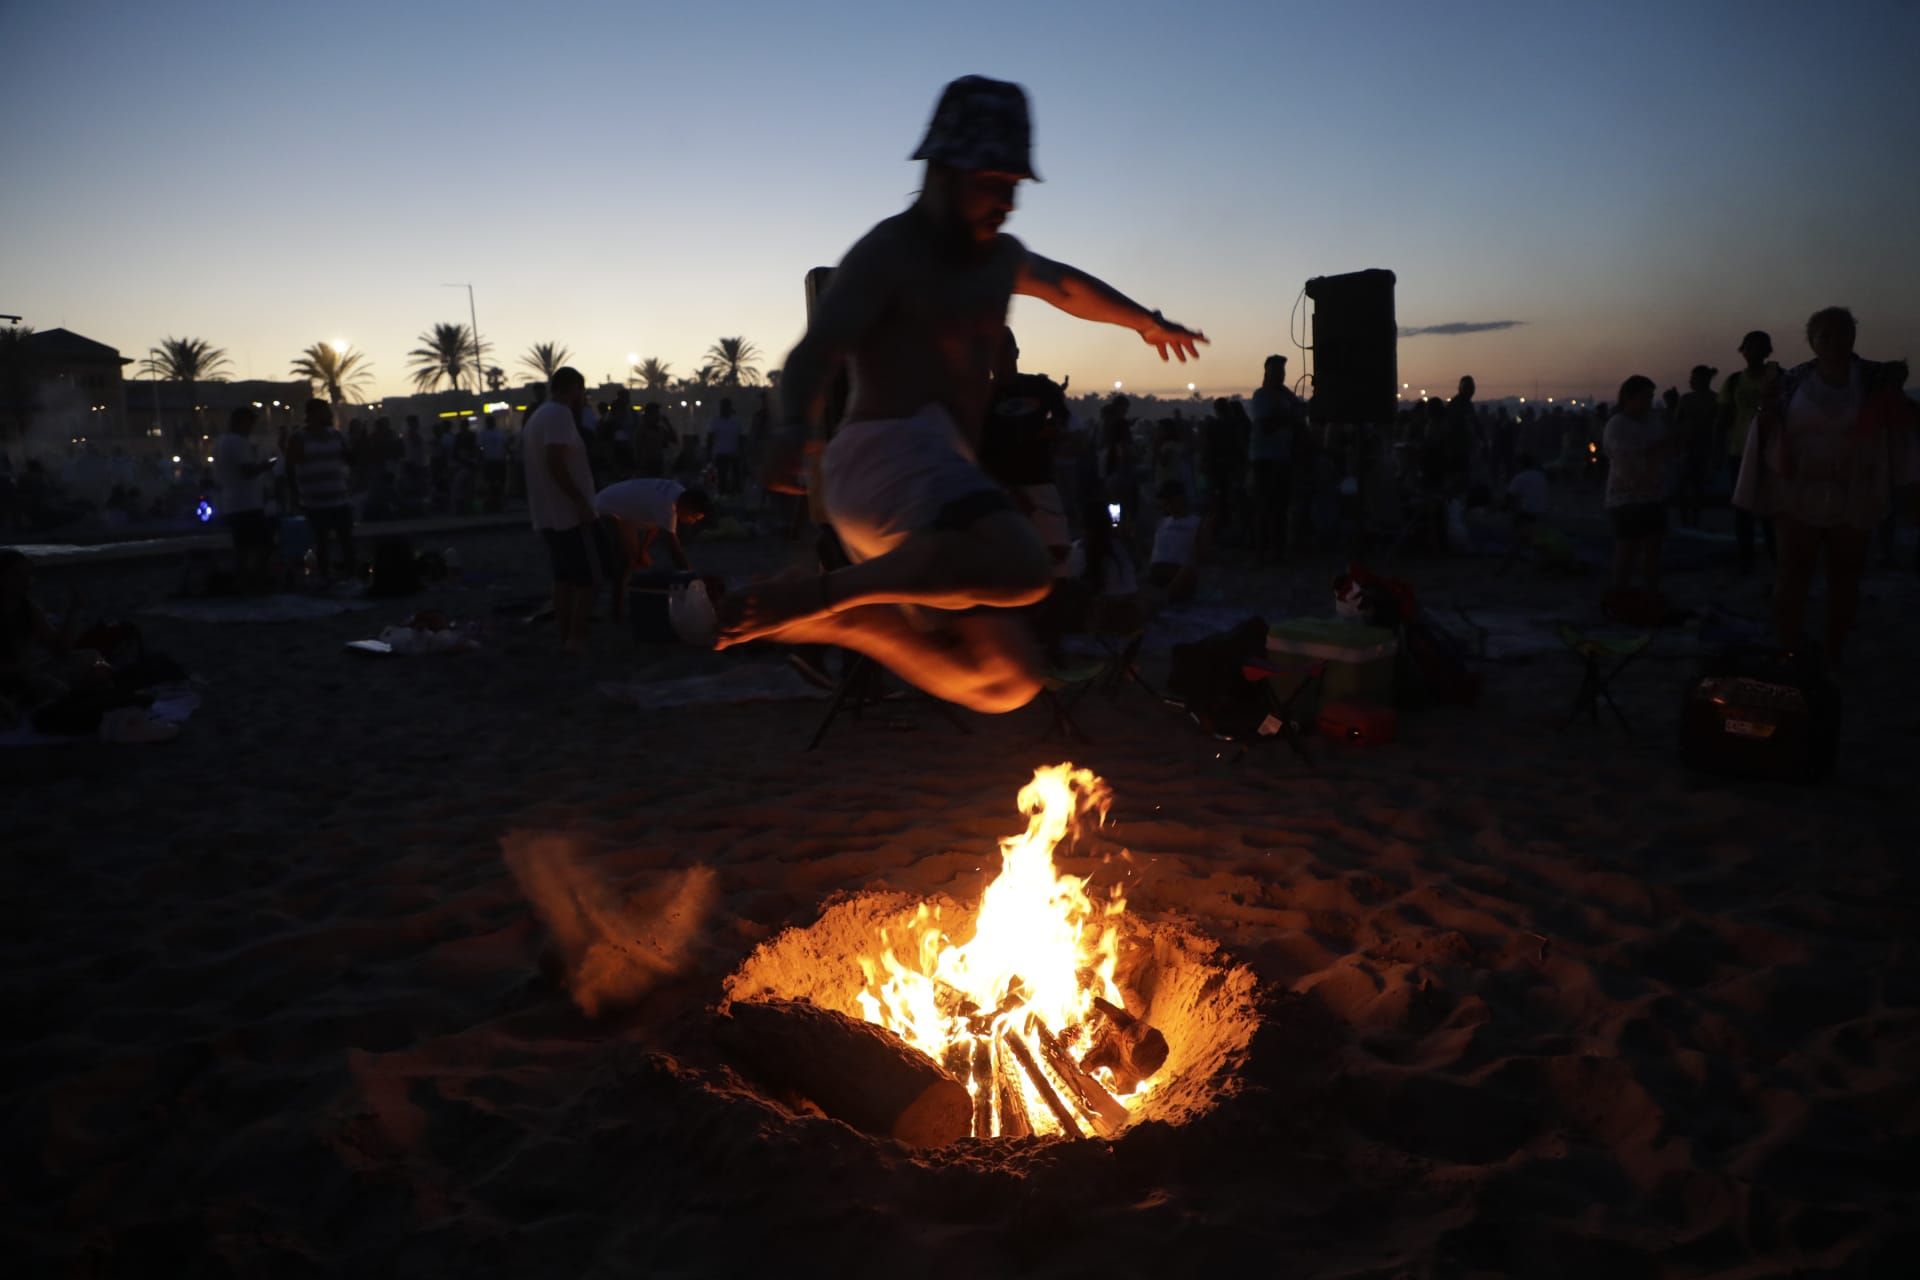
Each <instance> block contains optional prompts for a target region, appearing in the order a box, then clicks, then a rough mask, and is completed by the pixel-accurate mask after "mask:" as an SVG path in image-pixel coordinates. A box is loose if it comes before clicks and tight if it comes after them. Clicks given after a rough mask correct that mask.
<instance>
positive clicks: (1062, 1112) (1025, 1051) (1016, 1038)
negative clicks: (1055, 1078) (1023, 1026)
mask: <svg viewBox="0 0 1920 1280" xmlns="http://www.w3.org/2000/svg"><path fill="white" fill-rule="evenodd" d="M1000 1042H1001V1043H1002V1044H1004V1045H1006V1046H1007V1048H1009V1049H1011V1050H1013V1056H1014V1058H1015V1060H1017V1061H1018V1062H1019V1063H1020V1069H1021V1070H1022V1071H1024V1072H1026V1073H1027V1079H1028V1080H1029V1081H1031V1082H1032V1083H1033V1089H1034V1092H1035V1093H1038V1094H1039V1095H1040V1100H1041V1101H1042V1102H1044V1103H1046V1104H1047V1110H1049V1111H1051V1112H1053V1118H1054V1119H1056V1120H1058V1121H1059V1122H1060V1128H1061V1129H1062V1130H1063V1131H1064V1132H1065V1133H1066V1135H1067V1136H1068V1137H1069V1138H1084V1137H1085V1136H1086V1135H1085V1134H1084V1133H1082V1132H1081V1131H1080V1122H1079V1121H1078V1120H1076V1119H1074V1118H1073V1111H1072V1110H1071V1109H1070V1108H1069V1107H1068V1106H1067V1104H1066V1103H1064V1102H1062V1101H1060V1095H1059V1094H1058V1093H1055V1092H1054V1089H1053V1086H1052V1085H1051V1084H1049V1083H1048V1082H1047V1077H1046V1073H1045V1072H1043V1071H1041V1070H1040V1064H1039V1063H1037V1062H1035V1061H1034V1060H1033V1050H1031V1049H1029V1048H1027V1042H1026V1041H1025V1040H1022V1039H1021V1038H1020V1033H1019V1032H1018V1031H1015V1030H1014V1029H1013V1028H1011V1027H1009V1028H1008V1029H1007V1030H1006V1031H1005V1032H1004V1033H1002V1035H1001V1037H1000Z"/></svg>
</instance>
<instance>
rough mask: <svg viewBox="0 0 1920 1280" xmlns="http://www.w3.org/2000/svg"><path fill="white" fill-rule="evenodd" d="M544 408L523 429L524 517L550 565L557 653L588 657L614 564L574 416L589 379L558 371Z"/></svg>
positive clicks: (583, 403) (566, 370)
mask: <svg viewBox="0 0 1920 1280" xmlns="http://www.w3.org/2000/svg"><path fill="white" fill-rule="evenodd" d="M548 390H549V395H548V399H547V402H546V403H545V404H543V405H541V406H540V407H539V408H538V409H536V410H535V411H534V412H533V413H532V414H531V415H529V416H528V418H527V425H526V426H525V427H523V428H522V429H521V444H522V457H523V459H524V462H525V466H526V474H527V512H528V514H529V515H530V516H531V517H532V518H533V527H534V530H535V531H536V532H537V533H539V535H540V536H541V538H542V539H543V540H544V541H545V542H546V544H547V554H548V556H549V558H550V559H551V560H552V562H553V615H554V619H555V621H556V622H558V624H559V627H560V647H561V649H562V650H563V651H564V652H567V653H585V652H586V648H587V630H588V626H589V623H590V621H591V618H592V615H593V597H594V595H595V593H596V592H597V590H598V588H599V585H600V584H601V583H602V582H604V581H606V577H607V568H608V564H609V561H610V560H611V559H612V557H611V555H610V554H609V548H608V546H607V539H606V533H605V531H604V530H603V529H602V528H601V527H600V521H599V519H598V518H597V516H596V515H595V513H594V509H593V469H592V467H591V466H589V465H588V462H587V442H586V441H585V440H584V439H583V438H582V437H581V435H580V428H579V425H578V418H577V417H576V415H577V414H578V413H579V412H580V411H581V410H582V409H583V408H585V407H586V403H587V380H586V379H585V378H584V377H582V376H581V374H580V371H579V370H578V369H574V368H571V367H562V368H559V369H556V370H554V373H553V379H552V381H551V382H550V383H549V384H548Z"/></svg>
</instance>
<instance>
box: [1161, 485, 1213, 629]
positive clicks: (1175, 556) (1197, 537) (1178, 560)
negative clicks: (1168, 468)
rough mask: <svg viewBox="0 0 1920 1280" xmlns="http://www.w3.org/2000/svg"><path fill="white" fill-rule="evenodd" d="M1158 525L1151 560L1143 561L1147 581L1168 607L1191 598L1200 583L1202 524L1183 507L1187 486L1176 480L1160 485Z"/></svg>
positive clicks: (1185, 501)
mask: <svg viewBox="0 0 1920 1280" xmlns="http://www.w3.org/2000/svg"><path fill="white" fill-rule="evenodd" d="M1158 496H1159V499H1160V511H1161V516H1160V523H1159V525H1158V526H1157V527H1156V528H1155V529H1154V531H1153V558H1152V559H1151V560H1149V561H1148V562H1147V581H1149V582H1151V583H1152V584H1153V585H1154V586H1155V587H1157V588H1159V589H1160V591H1161V592H1162V593H1163V594H1164V595H1165V596H1166V599H1167V601H1168V603H1170V604H1185V603H1186V602H1187V601H1189V600H1191V599H1193V593H1194V590H1195V588H1196V587H1198V586H1199V584H1200V552H1201V543H1202V541H1203V540H1204V538H1203V535H1204V534H1205V532H1206V530H1205V526H1204V522H1203V521H1202V520H1201V518H1200V517H1199V516H1197V515H1195V514H1193V512H1192V511H1191V510H1189V509H1188V506H1187V487H1186V485H1184V484H1182V483H1180V482H1179V481H1178V480H1168V481H1167V482H1166V483H1164V484H1162V485H1161V486H1160V491H1159V495H1158Z"/></svg>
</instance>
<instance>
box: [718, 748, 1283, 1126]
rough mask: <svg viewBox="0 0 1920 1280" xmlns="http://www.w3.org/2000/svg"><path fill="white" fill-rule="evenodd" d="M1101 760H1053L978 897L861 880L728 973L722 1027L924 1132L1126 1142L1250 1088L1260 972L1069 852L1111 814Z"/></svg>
mask: <svg viewBox="0 0 1920 1280" xmlns="http://www.w3.org/2000/svg"><path fill="white" fill-rule="evenodd" d="M1109 799H1110V794H1109V792H1108V789H1107V787H1106V785H1105V784H1104V783H1103V782H1101V781H1100V779H1098V778H1096V777H1095V776H1094V775H1093V774H1092V773H1091V772H1089V771H1088V770H1085V769H1075V768H1074V767H1073V766H1072V765H1070V764H1061V765H1055V766H1050V767H1047V768H1043V769H1040V770H1039V771H1037V772H1036V773H1035V775H1034V778H1033V781H1032V782H1031V783H1029V784H1028V785H1027V786H1026V787H1025V788H1024V789H1022V791H1021V792H1020V797H1019V801H1020V808H1021V810H1022V811H1023V812H1024V813H1026V815H1027V818H1028V822H1027V830H1026V832H1025V833H1024V834H1022V835H1019V836H1013V837H1009V838H1007V839H1004V840H1002V841H1001V842H1000V851H1001V870H1000V874H999V876H998V877H996V878H995V879H994V880H993V882H992V883H990V884H989V885H988V886H987V887H986V890H985V892H984V893H982V895H981V897H980V900H979V902H978V903H976V904H974V905H972V906H963V905H961V904H958V903H954V902H951V901H946V900H934V901H929V900H923V899H917V898H913V897H910V896H908V895H905V894H899V893H885V892H872V893H862V894H857V895H854V896H851V897H848V898H844V899H841V900H840V901H838V902H835V903H833V904H831V905H830V906H829V907H828V908H827V909H826V910H825V911H824V912H823V913H822V915H821V917H820V919H819V921H818V922H816V923H815V924H813V925H812V926H810V927H808V928H805V929H791V930H788V931H787V932H786V933H783V934H781V935H780V936H779V937H777V938H775V939H773V940H772V941H771V942H769V943H767V944H765V945H764V946H762V947H760V948H759V949H758V950H756V951H755V952H754V953H753V954H752V955H751V956H749V957H748V958H747V960H746V962H745V963H744V964H743V965H742V966H741V967H740V969H739V970H738V971H737V972H735V973H734V974H733V975H732V977H730V978H729V979H728V980H727V984H726V997H727V1002H728V1003H727V1006H726V1007H725V1008H723V1010H722V1023H721V1029H720V1039H721V1041H722V1043H723V1044H725V1045H727V1046H728V1048H729V1049H730V1050H731V1051H732V1052H733V1053H734V1055H735V1056H736V1057H737V1058H739V1059H741V1060H742V1061H743V1062H744V1063H745V1064H746V1065H748V1066H749V1067H750V1068H751V1069H752V1070H753V1071H754V1072H755V1074H757V1075H759V1076H760V1077H761V1078H762V1079H763V1080H764V1081H766V1082H768V1083H770V1084H772V1085H774V1086H775V1087H776V1088H777V1089H779V1090H781V1091H784V1092H788V1093H793V1094H798V1095H800V1096H802V1097H804V1098H806V1099H808V1100H809V1101H810V1102H812V1103H813V1104H815V1105H816V1106H818V1107H819V1108H820V1109H821V1110H822V1111H824V1112H825V1113H826V1114H828V1115H831V1116H834V1117H836V1118H838V1119H841V1120H845V1121H846V1122H848V1123H849V1124H852V1125H854V1126H855V1127H857V1128H861V1129H864V1130H867V1131H868V1132H871V1133H876V1134H879V1135H881V1136H887V1137H894V1138H898V1139H900V1140H902V1141H904V1142H909V1143H912V1144H915V1145H940V1144H942V1143H946V1142H951V1141H954V1140H956V1139H959V1138H963V1137H967V1136H972V1137H974V1138H1022V1137H1028V1136H1042V1137H1045V1136H1061V1137H1072V1138H1078V1137H1113V1136H1115V1135H1117V1134H1119V1133H1120V1132H1121V1131H1122V1130H1124V1129H1126V1128H1127V1126H1129V1125H1130V1124H1133V1123H1136V1122H1138V1121H1140V1120H1147V1119H1153V1120H1163V1121H1167V1122H1172V1123H1179V1122H1181V1121H1185V1120H1188V1119H1191V1118H1193V1117H1194V1116H1197V1115H1199V1114H1201V1113H1202V1112H1204V1111H1206V1110H1207V1109H1208V1108H1210V1107H1211V1106H1212V1105H1214V1104H1215V1103H1216V1102H1218V1101H1219V1100H1220V1099H1221V1098H1223V1097H1226V1096H1228V1095H1230V1094H1231V1093H1232V1092H1233V1091H1234V1089H1235V1072H1236V1069H1237V1067H1238V1066H1239V1064H1240V1062H1241V1060H1242V1058H1243V1057H1244V1054H1245V1051H1246V1046H1247V1043H1248V1041H1249V1039H1250V1038H1251V1036H1252V1033H1253V1029H1254V1025H1255V1020H1256V1019H1255V1013H1254V1002H1253V998H1254V980H1253V975H1252V974H1251V972H1249V971H1248V970H1247V969H1245V968H1244V967H1238V966H1232V965H1229V964H1228V963H1226V962H1225V961H1224V960H1223V959H1222V958H1220V957H1219V956H1218V954H1217V948H1216V947H1215V945H1214V944H1213V943H1211V942H1209V941H1208V940H1206V939H1205V938H1202V937H1200V936H1199V935H1197V934H1195V933H1193V932H1191V931H1190V930H1188V929H1186V928H1184V927H1182V926H1180V925H1177V924H1172V923H1165V922H1153V923H1150V922H1147V921H1144V920H1142V919H1140V918H1139V917H1137V916H1134V915H1131V914H1129V913H1128V912H1127V909H1126V902H1125V900H1124V899H1123V898H1122V896H1121V892H1120V888H1119V886H1118V885H1117V884H1116V885H1114V886H1112V887H1111V888H1110V889H1109V890H1108V891H1107V892H1106V893H1105V894H1104V895H1102V894H1100V893H1097V892H1093V891H1091V890H1090V886H1089V880H1088V879H1083V878H1081V877H1079V876H1073V875H1063V874H1061V873H1060V872H1059V871H1058V869H1057V868H1056V867H1055V865H1054V850H1055V848H1056V847H1057V846H1058V845H1059V844H1060V843H1061V841H1063V840H1066V839H1068V838H1069V837H1071V836H1074V835H1075V834H1077V832H1078V831H1079V830H1080V828H1081V826H1082V824H1083V823H1086V822H1089V821H1091V822H1098V821H1101V820H1103V819H1104V818H1105V815H1106V810H1107V805H1108V802H1109Z"/></svg>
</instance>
